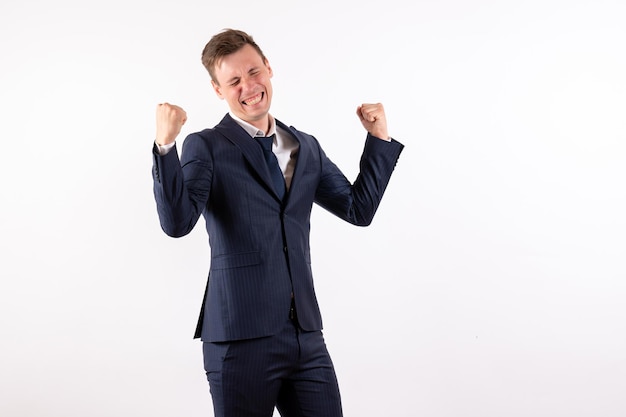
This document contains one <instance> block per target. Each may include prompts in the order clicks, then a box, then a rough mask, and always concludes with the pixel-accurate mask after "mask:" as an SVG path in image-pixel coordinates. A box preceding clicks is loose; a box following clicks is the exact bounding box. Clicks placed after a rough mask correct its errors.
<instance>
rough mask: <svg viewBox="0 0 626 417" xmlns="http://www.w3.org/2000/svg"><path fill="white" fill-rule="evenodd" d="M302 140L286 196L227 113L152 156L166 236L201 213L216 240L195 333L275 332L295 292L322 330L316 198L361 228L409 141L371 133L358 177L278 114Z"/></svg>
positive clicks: (216, 337) (312, 325)
mask: <svg viewBox="0 0 626 417" xmlns="http://www.w3.org/2000/svg"><path fill="white" fill-rule="evenodd" d="M276 123H277V125H278V126H279V127H281V128H283V129H285V130H287V131H288V132H290V133H291V134H292V135H293V137H294V139H295V140H297V141H298V142H299V143H300V149H299V151H298V157H297V163H296V167H295V171H294V175H293V178H292V182H291V187H290V191H289V193H288V194H287V195H286V196H285V199H284V200H283V201H280V200H279V198H278V197H277V196H276V194H275V192H274V191H273V188H272V185H271V184H272V182H271V179H270V175H269V172H268V169H267V165H266V163H265V160H264V159H263V151H262V149H261V147H260V146H259V144H257V143H256V141H254V140H252V139H251V138H250V136H249V135H248V134H247V133H246V132H245V131H244V130H243V128H241V127H240V126H239V125H238V124H237V123H236V122H235V121H234V120H233V119H232V118H231V117H230V116H229V115H226V116H225V117H224V118H223V119H222V121H221V122H220V123H219V124H218V125H217V126H215V127H214V128H213V129H206V130H203V131H201V132H197V133H193V134H190V135H189V136H187V138H186V139H185V141H184V143H183V150H182V153H181V158H180V160H179V158H178V154H177V152H176V149H175V148H174V149H172V151H170V152H169V153H168V154H166V155H164V156H159V155H158V153H157V152H156V150H155V151H154V152H153V154H154V169H153V177H154V194H155V198H156V203H157V210H158V213H159V219H160V222H161V227H162V228H163V230H164V231H165V233H167V234H168V235H169V236H172V237H180V236H184V235H186V234H187V233H189V232H190V231H191V230H192V228H193V227H194V226H195V224H196V222H197V221H198V218H199V217H200V215H201V214H202V215H203V216H204V218H205V220H206V229H207V232H208V235H209V244H210V247H211V264H210V271H209V281H208V284H207V290H206V293H205V297H204V302H203V305H202V310H201V314H200V319H199V321H198V327H197V329H196V334H195V337H202V340H204V341H210V342H219V341H229V340H239V339H249V338H255V337H262V336H269V335H272V334H274V333H276V332H277V331H278V330H279V329H280V328H281V326H282V325H283V324H284V322H285V319H286V317H287V315H288V313H289V309H290V305H291V298H292V294H293V297H294V302H295V306H296V310H297V312H298V320H299V323H300V326H301V327H302V328H303V329H304V330H307V331H309V330H321V328H322V319H321V315H320V311H319V308H318V305H317V299H316V296H315V291H314V288H313V276H312V274H311V257H310V251H309V228H310V215H311V209H312V206H313V202H315V203H317V204H319V205H320V206H322V207H324V208H325V209H327V210H328V211H330V212H331V213H333V214H335V215H337V216H338V217H340V218H342V219H344V220H346V221H348V222H350V223H353V224H355V225H360V226H366V225H368V224H370V222H371V221H372V218H373V216H374V213H375V212H376V209H377V208H378V205H379V203H380V200H381V198H382V196H383V192H384V191H385V188H386V186H387V183H388V181H389V178H390V176H391V173H392V171H393V169H394V167H395V164H396V161H397V159H398V157H399V155H400V153H401V151H402V149H403V145H402V144H400V143H398V142H396V141H392V142H386V141H382V140H380V139H377V138H374V137H371V136H369V135H368V137H367V139H366V143H365V149H364V151H363V155H362V157H361V162H360V174H359V176H358V177H357V179H356V181H355V182H354V184H351V183H350V182H349V181H348V180H347V179H346V177H345V176H344V175H343V174H342V173H341V171H340V170H339V169H338V168H337V167H336V166H335V164H333V163H332V162H331V161H330V159H328V158H327V157H326V155H325V154H324V152H323V151H322V148H321V147H320V145H319V143H318V142H317V140H316V139H315V138H314V137H313V136H311V135H308V134H306V133H303V132H300V131H298V130H296V129H295V128H293V127H287V126H286V125H284V124H282V123H281V122H279V121H278V120H277V121H276Z"/></svg>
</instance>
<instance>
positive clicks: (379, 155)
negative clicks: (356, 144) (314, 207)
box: [315, 134, 404, 226]
mask: <svg viewBox="0 0 626 417" xmlns="http://www.w3.org/2000/svg"><path fill="white" fill-rule="evenodd" d="M403 149H404V145H402V144H401V143H399V142H397V141H395V140H393V139H392V140H391V142H387V141H383V140H380V139H378V138H376V137H374V136H371V135H369V134H368V135H367V139H366V141H365V148H364V150H363V153H362V155H361V160H360V163H359V168H360V170H359V175H358V176H357V178H356V180H355V181H354V183H353V184H351V183H350V182H349V181H348V179H347V178H346V177H345V176H344V175H343V173H342V172H341V171H340V170H339V168H337V166H336V165H335V164H334V163H333V162H332V161H331V160H330V159H328V157H326V155H325V154H324V152H323V151H322V150H321V148H320V153H321V165H322V166H321V169H322V174H321V177H320V183H319V185H318V188H317V191H316V193H315V202H316V203H317V204H319V205H320V206H322V207H324V208H325V209H326V210H328V211H329V212H331V213H333V214H335V215H336V216H338V217H340V218H341V219H343V220H345V221H347V222H349V223H352V224H354V225H357V226H368V225H369V224H371V222H372V220H373V218H374V214H375V213H376V210H377V209H378V206H379V204H380V201H381V199H382V197H383V194H384V192H385V189H386V188H387V184H389V180H390V178H391V174H392V172H393V170H394V168H395V166H396V162H397V161H398V158H399V157H400V153H401V152H402V150H403Z"/></svg>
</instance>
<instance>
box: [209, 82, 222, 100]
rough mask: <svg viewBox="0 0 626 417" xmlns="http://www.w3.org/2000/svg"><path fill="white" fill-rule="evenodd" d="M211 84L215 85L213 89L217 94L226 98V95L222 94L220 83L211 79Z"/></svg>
mask: <svg viewBox="0 0 626 417" xmlns="http://www.w3.org/2000/svg"><path fill="white" fill-rule="evenodd" d="M211 86H213V90H214V91H215V94H217V96H218V97H219V98H220V99H222V100H224V96H223V95H222V89H221V87H220V86H219V84H218V83H216V82H215V81H213V80H211Z"/></svg>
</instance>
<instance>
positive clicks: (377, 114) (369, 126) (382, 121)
mask: <svg viewBox="0 0 626 417" xmlns="http://www.w3.org/2000/svg"><path fill="white" fill-rule="evenodd" d="M356 114H357V116H359V120H361V124H362V125H363V127H364V128H365V130H367V131H368V132H369V134H370V135H372V136H376V137H377V138H379V139H383V140H389V133H388V132H387V118H386V117H385V109H384V108H383V105H382V104H380V103H376V104H362V105H360V106H359V107H357V109H356Z"/></svg>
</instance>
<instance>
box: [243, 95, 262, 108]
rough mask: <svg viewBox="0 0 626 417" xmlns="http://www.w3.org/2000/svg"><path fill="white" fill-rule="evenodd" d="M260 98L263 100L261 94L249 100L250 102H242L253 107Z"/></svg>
mask: <svg viewBox="0 0 626 417" xmlns="http://www.w3.org/2000/svg"><path fill="white" fill-rule="evenodd" d="M262 98H263V94H259V95H258V96H256V97H254V98H251V99H250V100H246V101H244V103H246V104H247V105H248V106H254V105H255V104H257V103H258V102H260V101H261V99H262Z"/></svg>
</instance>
